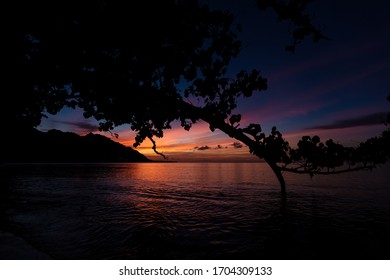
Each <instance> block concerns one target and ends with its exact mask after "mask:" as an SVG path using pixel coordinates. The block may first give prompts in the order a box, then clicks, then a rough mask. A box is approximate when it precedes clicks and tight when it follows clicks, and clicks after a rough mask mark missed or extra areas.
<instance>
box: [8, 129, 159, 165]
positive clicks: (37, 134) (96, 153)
mask: <svg viewBox="0 0 390 280" xmlns="http://www.w3.org/2000/svg"><path fill="white" fill-rule="evenodd" d="M2 146H3V147H2V150H3V152H2V155H1V157H2V162H37V163H49V162H53V163H55V162H56V163H66V162H151V161H152V160H150V159H148V158H147V157H145V156H144V155H143V154H141V153H139V152H138V151H136V150H134V149H132V148H130V147H126V146H124V145H122V144H120V143H118V142H115V141H113V140H111V139H109V138H107V137H105V136H103V135H100V134H93V133H89V134H87V135H85V136H80V135H78V134H76V133H72V132H62V131H59V130H56V129H53V130H49V131H48V132H42V131H39V130H36V129H33V130H30V131H28V132H26V131H24V132H23V133H17V135H15V134H13V135H9V136H8V137H6V139H5V141H4V142H3V144H2Z"/></svg>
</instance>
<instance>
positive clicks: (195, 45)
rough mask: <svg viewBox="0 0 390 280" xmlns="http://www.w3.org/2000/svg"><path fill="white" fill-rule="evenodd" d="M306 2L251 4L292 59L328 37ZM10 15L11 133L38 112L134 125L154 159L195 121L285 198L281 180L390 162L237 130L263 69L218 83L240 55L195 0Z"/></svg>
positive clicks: (64, 6)
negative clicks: (266, 175)
mask: <svg viewBox="0 0 390 280" xmlns="http://www.w3.org/2000/svg"><path fill="white" fill-rule="evenodd" d="M308 2H309V1H308V0H290V1H277V0H258V1H257V4H258V7H259V8H260V9H262V10H265V9H267V8H271V9H273V10H275V11H276V12H277V14H278V15H279V18H280V19H281V20H289V21H290V22H292V24H293V26H294V28H292V44H291V45H290V46H288V47H287V49H288V50H289V51H293V50H294V48H295V46H296V45H297V44H298V43H299V42H300V41H301V40H303V39H304V38H305V37H307V36H311V37H312V39H313V41H318V40H320V39H323V38H325V36H324V35H323V34H322V33H321V32H320V31H319V30H318V29H316V28H315V27H314V26H312V25H311V22H310V17H309V16H308V15H307V14H305V7H306V4H307V3H308ZM6 5H7V8H8V10H6V11H7V13H8V15H9V18H11V22H10V26H12V27H15V28H10V30H8V32H7V33H6V35H5V38H4V39H5V40H4V42H6V44H7V46H8V47H9V50H7V53H6V54H7V56H8V57H9V58H10V59H9V61H10V62H11V63H10V65H9V66H8V71H7V72H8V74H9V75H10V78H9V79H8V81H7V82H8V83H9V85H10V87H9V92H8V93H7V94H6V95H7V99H6V102H4V103H2V106H3V108H2V110H3V111H6V112H7V117H8V118H7V119H8V120H10V121H9V123H8V127H9V129H11V130H12V129H14V128H15V127H18V128H19V127H24V126H26V127H29V126H36V125H38V124H39V122H40V120H41V118H42V116H43V113H44V112H48V113H56V112H58V111H59V110H60V109H61V108H62V107H63V106H71V107H75V106H79V107H81V108H83V109H84V111H85V113H84V116H85V117H92V116H93V117H94V118H96V119H97V120H98V121H100V129H101V130H105V131H108V130H112V129H113V128H114V127H116V126H119V125H122V124H130V125H131V129H132V130H134V131H135V132H136V133H137V135H136V137H135V143H134V146H135V147H137V146H138V145H140V144H141V143H142V142H143V141H144V140H145V139H149V140H150V141H151V142H152V143H153V149H154V151H155V152H156V153H158V154H160V153H159V152H158V151H157V149H156V142H155V138H156V137H163V135H164V130H166V129H169V128H171V123H172V122H173V121H179V122H180V123H181V126H182V127H183V128H184V129H186V130H189V129H190V128H191V126H192V125H193V124H194V123H196V122H197V121H199V120H203V121H205V122H207V123H209V125H210V130H211V131H214V130H215V129H219V130H221V131H223V132H224V133H226V134H227V135H229V136H230V137H232V138H235V139H237V140H239V141H241V142H242V143H244V144H245V145H247V146H248V147H249V149H250V152H251V153H252V154H254V155H256V156H257V157H259V158H261V159H264V160H265V161H266V162H267V163H268V164H269V166H270V167H271V168H272V170H273V171H274V173H275V174H276V176H277V178H278V180H279V182H280V184H281V187H282V191H285V182H284V178H283V175H282V171H291V172H296V173H308V174H311V175H313V174H317V173H321V174H322V173H324V171H323V169H324V168H325V169H326V170H327V171H326V172H325V173H327V174H328V173H335V172H336V171H335V170H334V168H336V167H339V166H341V165H343V164H344V163H345V161H348V162H349V163H350V165H351V166H354V167H353V168H352V167H351V168H348V170H352V169H360V168H370V167H373V166H374V165H375V164H377V163H380V162H382V161H384V160H385V159H387V158H388V150H387V154H386V153H385V154H383V156H382V154H381V153H382V150H381V151H377V152H378V157H376V156H372V157H373V158H364V157H365V156H366V154H365V152H366V150H367V149H368V151H370V152H371V149H373V145H374V144H373V143H379V142H378V141H382V140H383V139H384V138H383V137H385V135H384V136H383V137H381V138H373V139H371V140H369V142H366V143H364V144H361V146H359V147H358V148H357V149H354V150H352V149H346V148H344V147H342V146H341V145H339V144H336V143H334V142H333V141H331V140H329V141H327V142H326V143H325V144H322V143H320V140H319V138H318V137H313V138H310V137H304V138H303V139H302V141H300V142H299V144H298V149H291V148H290V147H289V145H288V143H287V142H286V141H285V140H284V139H283V137H282V134H281V133H280V132H279V131H278V130H277V129H276V128H273V129H272V131H271V134H270V135H268V136H266V135H265V133H263V132H262V130H261V126H260V125H259V124H250V125H249V126H248V127H246V128H239V127H238V124H239V122H240V119H241V116H240V115H234V114H232V111H233V110H234V109H235V108H236V106H237V102H236V101H237V99H238V98H239V97H241V96H245V97H250V96H252V94H253V93H254V92H259V91H263V90H266V89H267V80H266V79H265V78H264V77H263V76H262V75H261V73H260V71H259V70H251V71H244V70H242V71H240V72H239V73H237V74H236V75H235V76H234V77H227V76H226V72H227V67H228V66H229V63H230V61H231V59H232V58H235V57H236V56H237V54H238V53H239V51H240V42H239V40H238V39H237V34H238V32H239V27H238V26H235V25H234V24H233V16H232V15H231V14H230V13H229V12H227V11H212V10H210V9H209V8H208V7H207V6H205V5H201V4H200V3H198V1H196V0H167V1H157V0H146V1H119V0H118V1H115V0H112V1H109V0H97V1H96V0H94V1H92V0H89V1H76V0H66V1H65V0H58V1H49V2H47V1H29V2H26V3H24V2H23V3H20V2H18V1H12V2H10V3H7V4H6ZM193 100H197V105H194V104H193V102H192V101H193ZM5 109H6V110H5ZM9 112H10V113H9ZM386 137H387V140H388V134H387V136H386ZM382 138H383V139H382ZM383 141H385V140H383ZM382 144H383V143H382ZM385 144H386V143H385ZM380 147H382V146H380ZM379 154H380V155H381V156H379ZM372 155H373V154H372ZM362 156H363V158H362ZM354 163H356V164H358V163H362V164H363V166H360V165H359V167H357V166H356V165H355V164H354ZM291 164H298V166H294V167H289V166H291ZM339 172H340V171H339Z"/></svg>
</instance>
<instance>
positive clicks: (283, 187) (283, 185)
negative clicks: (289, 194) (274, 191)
mask: <svg viewBox="0 0 390 280" xmlns="http://www.w3.org/2000/svg"><path fill="white" fill-rule="evenodd" d="M266 162H267V163H268V165H269V166H270V167H271V169H272V171H273V172H274V174H275V175H276V178H278V181H279V184H280V191H281V192H282V194H283V195H285V194H286V181H285V180H284V177H283V174H282V170H281V168H280V167H279V166H278V165H277V164H276V163H275V162H271V161H267V160H266Z"/></svg>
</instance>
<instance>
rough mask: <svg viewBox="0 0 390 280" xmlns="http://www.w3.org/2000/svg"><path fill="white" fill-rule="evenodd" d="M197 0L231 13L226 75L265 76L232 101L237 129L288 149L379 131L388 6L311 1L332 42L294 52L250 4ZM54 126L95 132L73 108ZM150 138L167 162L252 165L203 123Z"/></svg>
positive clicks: (273, 21) (387, 68)
mask: <svg viewBox="0 0 390 280" xmlns="http://www.w3.org/2000/svg"><path fill="white" fill-rule="evenodd" d="M202 2H204V3H208V4H210V6H211V7H226V9H229V10H231V11H233V13H234V14H235V16H236V22H237V23H240V24H241V25H242V29H243V32H242V33H241V35H240V38H241V40H242V49H241V53H240V55H239V57H238V58H237V59H235V60H234V61H233V63H232V64H231V67H230V74H233V73H236V72H238V71H239V70H241V69H246V70H251V69H253V68H256V69H260V70H261V72H262V73H263V75H264V76H265V77H266V78H267V79H268V90H267V91H265V92H261V93H258V94H255V95H254V96H253V97H251V98H247V99H241V100H239V103H238V108H237V109H236V111H235V113H240V114H241V115H242V121H241V126H245V125H247V124H249V123H253V122H254V123H259V124H261V126H262V128H263V131H265V132H266V133H268V132H269V131H270V129H271V127H272V126H276V127H277V128H278V129H279V130H280V131H281V132H282V133H283V135H284V137H285V138H286V139H287V140H288V141H289V142H290V144H291V145H292V146H294V145H295V144H296V142H297V141H298V140H299V139H300V138H301V137H302V136H303V135H312V136H313V135H319V136H320V137H321V139H323V140H326V139H328V138H332V139H334V140H335V141H336V142H340V143H342V144H345V145H351V146H355V145H357V144H358V143H359V142H360V141H362V140H364V139H366V138H368V137H371V136H376V135H378V134H380V132H381V131H383V130H384V128H385V126H384V125H383V124H381V122H382V121H383V120H384V116H385V115H386V112H389V111H390V110H389V108H390V103H389V102H387V101H386V97H387V96H388V94H389V93H390V51H389V50H390V1H380V0H374V1H369V2H366V1H336V0H335V1H333V0H332V1H314V2H313V3H311V4H310V6H309V7H310V11H311V12H310V13H311V15H312V17H313V20H314V23H315V25H316V26H318V27H319V28H320V29H321V31H322V32H323V33H324V34H326V35H327V36H328V37H330V38H331V40H329V41H321V42H319V43H316V44H313V43H312V42H311V41H310V40H307V41H305V42H304V43H302V44H300V45H299V46H298V48H297V50H296V51H295V53H294V54H291V53H287V52H285V51H284V46H285V45H287V44H289V42H290V40H289V37H288V35H287V30H288V25H287V24H286V23H279V22H277V18H276V16H275V15H274V14H273V13H272V12H271V11H268V12H266V13H264V12H261V11H259V10H258V9H257V8H256V6H255V1H254V0H252V1H250V0H241V1H222V0H221V1H213V0H208V1H206V0H203V1H202ZM367 3H369V4H367ZM228 74H229V73H228ZM53 128H55V129H59V130H62V131H73V132H76V133H78V134H80V135H84V134H87V133H89V132H93V133H99V132H98V129H97V122H96V121H95V120H93V119H84V118H83V117H82V111H81V110H72V109H64V110H62V111H61V112H60V113H59V114H57V115H55V116H50V117H49V118H48V119H44V120H43V122H42V124H41V125H40V126H39V129H40V130H42V131H47V130H49V129H53ZM113 132H115V133H118V134H119V138H118V139H115V138H113V137H112V138H111V139H113V140H116V141H119V142H120V143H122V144H124V145H127V146H131V145H132V143H133V142H134V133H133V132H131V131H130V128H129V127H128V126H123V127H118V128H116V129H115V130H114V131H113ZM104 135H106V136H108V137H111V136H110V134H109V133H104ZM156 140H157V146H158V149H159V150H160V151H162V152H164V153H165V154H166V155H167V156H168V159H170V160H180V161H194V160H210V161H217V160H218V161H219V160H222V161H227V160H232V161H236V160H245V161H247V160H256V158H255V157H253V156H251V155H249V153H248V149H247V148H246V147H245V146H244V147H243V146H242V145H240V144H238V143H234V142H235V140H234V139H231V138H229V137H228V136H226V135H224V133H222V132H220V131H215V132H211V131H210V130H209V128H208V125H207V124H205V123H202V122H200V123H198V124H196V125H194V126H193V128H192V129H191V130H190V131H189V132H188V131H185V130H184V129H182V128H181V127H180V126H179V125H174V127H173V128H172V129H171V130H169V131H166V134H165V136H164V138H162V139H156ZM150 147H151V144H150V143H149V142H145V143H144V144H143V145H141V146H140V147H138V148H137V150H138V151H140V152H141V153H143V154H145V155H146V156H148V157H150V158H152V159H155V158H156V157H155V156H154V153H153V151H152V150H151V148H150ZM158 159H161V158H158Z"/></svg>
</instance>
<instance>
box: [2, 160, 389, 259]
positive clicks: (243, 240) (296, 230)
mask: <svg viewBox="0 0 390 280" xmlns="http://www.w3.org/2000/svg"><path fill="white" fill-rule="evenodd" d="M2 168H3V170H2V171H3V173H4V174H2V175H3V176H2V177H3V178H2V180H3V183H2V188H3V189H4V187H5V186H7V191H4V190H3V198H2V204H3V205H2V210H1V219H0V220H1V221H2V224H3V226H4V225H5V226H6V228H7V229H8V230H10V231H12V232H15V233H17V234H18V235H19V236H21V237H23V238H24V239H25V240H27V241H28V242H29V243H31V244H32V245H33V246H34V247H36V248H38V249H39V250H41V251H43V252H45V253H47V254H49V255H50V256H51V257H52V258H54V259H390V185H389V183H388V180H387V178H388V173H389V171H390V168H389V166H386V167H382V168H379V169H376V170H374V171H362V172H355V173H348V174H340V175H331V176H315V177H314V178H310V177H309V176H306V175H296V174H285V178H286V181H287V197H283V196H282V195H281V194H280V188H279V186H278V182H277V180H276V178H275V176H274V175H273V174H272V171H271V170H270V169H269V168H268V166H267V165H266V164H264V163H120V164H18V165H7V166H3V167H2Z"/></svg>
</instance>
